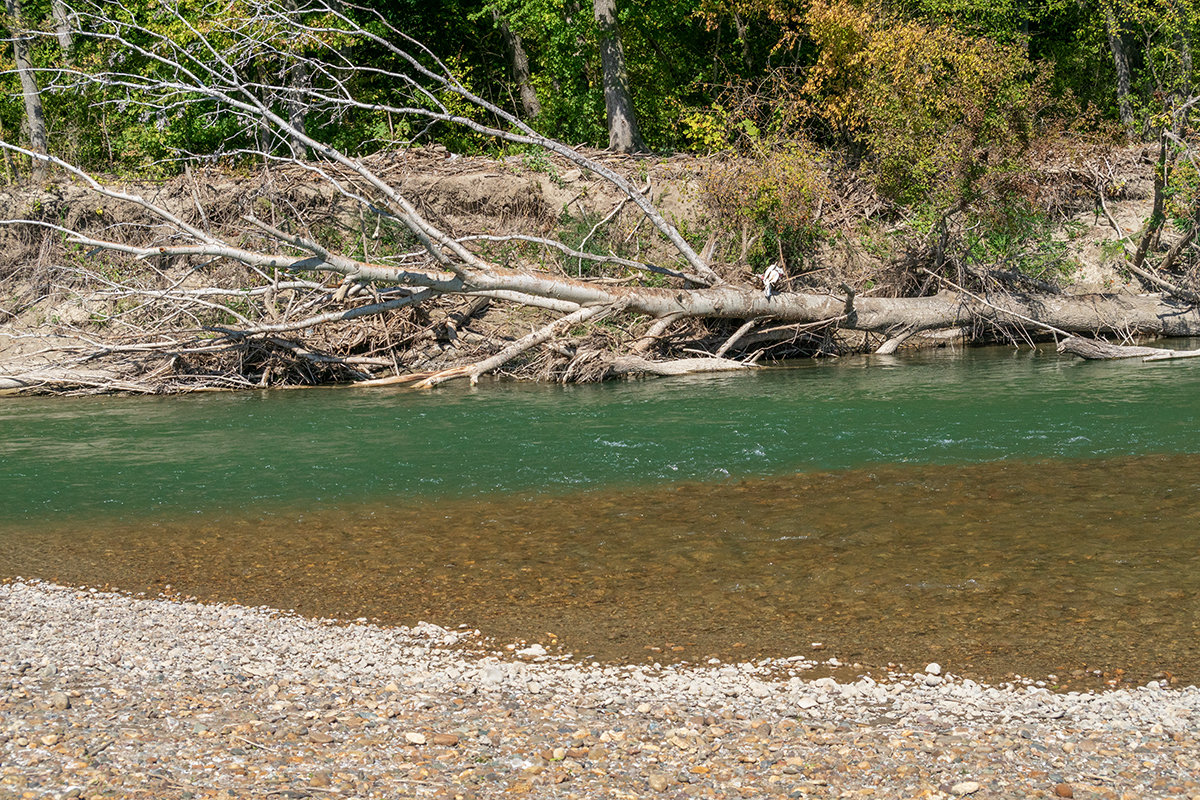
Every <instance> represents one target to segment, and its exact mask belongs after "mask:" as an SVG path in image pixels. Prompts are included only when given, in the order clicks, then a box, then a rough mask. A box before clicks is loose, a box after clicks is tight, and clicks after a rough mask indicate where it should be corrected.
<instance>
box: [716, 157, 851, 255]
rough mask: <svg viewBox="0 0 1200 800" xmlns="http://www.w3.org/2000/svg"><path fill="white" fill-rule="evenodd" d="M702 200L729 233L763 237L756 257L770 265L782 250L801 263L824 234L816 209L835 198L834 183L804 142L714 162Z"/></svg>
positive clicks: (759, 242)
mask: <svg viewBox="0 0 1200 800" xmlns="http://www.w3.org/2000/svg"><path fill="white" fill-rule="evenodd" d="M701 196H702V198H703V200H704V203H705V205H706V206H707V207H708V208H709V210H710V211H711V212H712V213H713V214H714V216H715V217H716V219H717V223H718V225H719V226H720V227H722V228H725V229H733V230H736V229H737V228H740V227H741V226H742V225H747V226H750V228H751V229H752V230H754V231H759V232H761V233H762V237H761V238H760V239H759V241H758V245H757V247H758V249H757V251H756V253H755V254H752V255H757V256H759V257H761V258H765V259H766V260H770V259H771V258H773V257H774V254H775V253H776V252H777V250H779V249H782V250H783V252H784V256H785V258H786V259H787V260H788V261H789V262H792V261H797V260H799V259H801V258H802V257H803V255H804V254H805V253H807V252H808V251H809V250H811V248H812V246H813V244H814V243H815V242H816V240H817V238H818V236H819V235H820V233H821V228H820V225H819V224H818V222H817V219H816V217H817V209H818V207H819V205H820V204H821V203H822V202H824V201H827V200H828V199H829V196H830V189H829V179H828V176H827V175H826V174H825V171H824V169H823V168H822V166H821V163H820V161H819V157H818V153H817V152H816V150H815V149H814V148H813V147H812V145H810V144H808V143H807V142H803V141H789V142H779V143H775V144H774V145H773V146H769V147H768V146H765V145H763V146H761V147H760V148H758V151H757V152H756V153H755V155H754V156H752V157H747V158H737V159H728V160H721V161H716V162H714V163H712V164H711V165H710V166H709V168H708V170H707V172H706V173H705V175H704V176H703V179H702V187H701Z"/></svg>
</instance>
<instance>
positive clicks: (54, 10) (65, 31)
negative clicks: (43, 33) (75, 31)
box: [50, 0, 75, 56]
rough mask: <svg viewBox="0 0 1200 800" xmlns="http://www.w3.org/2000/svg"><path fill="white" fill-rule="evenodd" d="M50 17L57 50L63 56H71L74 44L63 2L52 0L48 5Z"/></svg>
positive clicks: (69, 21) (68, 16) (69, 20)
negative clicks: (52, 19) (56, 41)
mask: <svg viewBox="0 0 1200 800" xmlns="http://www.w3.org/2000/svg"><path fill="white" fill-rule="evenodd" d="M50 15H51V16H52V17H53V18H54V36H55V38H57V39H58V49H60V50H62V52H63V55H64V56H70V55H71V48H72V47H74V45H75V42H74V39H73V37H72V35H71V18H70V15H69V14H68V13H67V6H66V4H65V3H63V0H53V2H52V3H51V4H50Z"/></svg>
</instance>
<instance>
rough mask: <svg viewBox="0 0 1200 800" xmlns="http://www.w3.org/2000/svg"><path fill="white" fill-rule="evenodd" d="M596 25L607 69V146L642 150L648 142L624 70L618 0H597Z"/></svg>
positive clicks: (595, 0)
mask: <svg viewBox="0 0 1200 800" xmlns="http://www.w3.org/2000/svg"><path fill="white" fill-rule="evenodd" d="M593 6H594V8H595V11H596V27H597V28H599V29H600V64H601V66H602V67H603V70H604V110H605V113H606V115H607V117H608V149H610V150H615V151H617V152H618V153H642V152H645V151H646V145H645V143H644V142H643V141H642V134H641V133H640V132H639V131H638V124H637V116H636V115H635V114H634V111H633V97H632V96H631V95H630V93H629V73H628V71H627V70H626V69H625V48H624V46H623V45H622V44H621V31H620V29H619V28H618V26H617V0H594V3H593Z"/></svg>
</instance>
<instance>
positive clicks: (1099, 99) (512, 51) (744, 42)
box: [0, 0, 1200, 192]
mask: <svg viewBox="0 0 1200 800" xmlns="http://www.w3.org/2000/svg"><path fill="white" fill-rule="evenodd" d="M292 6H293V7H294V6H295V3H292ZM116 7H117V6H115V5H114V8H116ZM119 8H120V9H121V13H124V14H129V15H131V16H133V17H135V18H137V19H139V20H140V21H142V22H143V23H144V24H146V25H147V26H148V27H150V28H151V29H153V28H155V26H159V27H161V28H162V29H163V30H164V31H166V32H169V31H170V29H171V28H172V27H173V26H184V25H187V26H191V27H193V31H194V34H193V35H195V36H200V35H203V34H205V33H208V32H210V31H215V30H219V29H220V28H221V26H222V25H223V24H224V22H225V21H226V20H228V19H231V18H237V17H239V16H241V17H247V16H252V15H253V12H252V11H251V9H250V8H249V7H246V6H245V4H244V3H241V2H233V3H230V4H227V5H226V4H217V3H209V2H199V1H198V0H185V1H184V2H179V3H172V4H170V6H166V7H164V6H163V5H162V4H160V3H158V2H156V1H155V0H138V2H131V3H125V4H122V5H121V6H119ZM6 9H7V14H6V16H5V18H4V24H5V25H4V26H5V28H6V29H7V35H8V40H9V42H10V44H9V47H8V48H7V52H5V54H4V56H5V61H6V62H7V64H8V67H9V69H8V70H7V72H6V74H5V84H6V85H5V89H6V90H7V91H6V92H5V96H4V101H3V105H2V106H0V124H2V125H3V130H4V131H6V132H9V134H10V135H11V132H13V131H16V130H20V129H22V128H25V129H26V131H28V123H27V121H26V109H25V108H24V106H23V103H22V87H21V84H20V79H19V75H18V73H17V71H16V70H14V69H13V66H14V64H13V56H14V53H13V50H12V42H13V41H14V37H17V38H16V41H17V43H18V45H21V46H19V47H18V50H19V51H24V53H23V54H22V55H21V56H18V57H19V58H20V57H22V56H23V58H25V59H28V61H29V62H30V63H31V64H32V65H33V67H34V68H35V69H36V68H53V67H56V66H60V65H62V64H64V63H76V64H79V65H82V66H87V65H89V64H96V63H102V62H106V61H107V62H108V63H109V64H112V63H120V64H121V65H122V68H123V69H125V70H129V71H137V70H140V69H149V68H153V64H152V59H151V58H148V57H147V56H145V55H142V56H140V57H139V54H137V53H130V52H120V51H119V48H117V47H116V46H114V44H113V43H112V42H111V41H105V40H103V39H95V38H91V37H77V36H74V35H73V34H72V32H71V15H72V13H73V10H72V9H71V8H70V7H69V5H68V4H67V3H66V2H65V0H6ZM167 9H172V11H168V10H167ZM173 10H178V12H179V14H180V17H179V18H176V16H175V14H174V13H173ZM347 10H348V12H349V13H358V14H360V16H362V18H363V19H364V20H368V19H370V18H371V17H372V16H373V13H378V14H380V15H381V16H382V18H383V19H385V20H386V21H387V22H388V23H390V24H392V25H394V26H395V27H396V28H398V29H399V30H401V31H403V32H404V33H406V34H408V35H410V36H412V37H413V38H414V39H415V40H417V41H418V42H421V43H423V44H424V45H426V46H427V47H429V48H430V50H431V51H432V52H433V54H434V55H436V56H437V57H438V58H440V59H441V60H442V61H444V62H445V63H446V64H447V65H448V66H449V67H450V68H451V69H452V70H453V71H454V73H455V74H456V76H457V77H458V78H459V79H460V80H461V81H462V82H463V83H464V84H465V85H466V86H467V87H469V88H470V89H471V90H472V91H474V92H475V93H477V94H479V95H480V96H482V97H484V98H486V99H488V100H490V101H491V102H493V103H495V104H497V105H500V106H503V107H506V108H508V109H509V110H512V111H514V112H516V113H518V114H519V115H520V116H521V117H522V118H523V119H525V120H526V121H528V122H531V123H534V124H535V126H536V128H537V130H538V131H539V132H541V133H543V134H545V135H547V136H550V137H553V138H555V139H559V140H562V141H565V142H569V143H572V144H588V145H593V146H606V145H608V144H609V129H608V125H607V121H606V113H605V86H606V78H605V75H606V72H611V69H610V67H609V66H607V65H606V61H605V59H606V58H608V56H606V53H607V52H609V50H610V49H611V48H610V47H609V43H610V42H613V41H614V40H615V43H616V45H617V48H618V50H619V51H620V52H619V53H618V56H616V57H620V58H621V59H622V61H623V68H622V69H623V72H624V74H623V75H622V76H621V79H622V80H623V82H624V83H625V85H626V86H627V87H628V88H627V91H628V92H629V94H630V96H631V98H632V110H633V116H634V119H635V120H636V123H635V128H634V130H633V132H632V135H631V136H630V137H629V139H630V140H631V141H629V142H623V143H622V146H623V147H626V148H630V147H636V148H638V149H642V148H646V149H649V150H653V151H655V152H660V153H661V152H672V151H685V152H711V151H713V150H720V149H722V148H729V147H734V148H740V149H753V148H755V147H761V146H763V145H764V144H768V143H772V142H776V141H778V140H781V139H787V140H795V139H797V138H803V139H805V140H807V141H810V142H813V143H815V144H816V145H818V146H822V147H839V148H844V149H846V150H847V151H849V152H852V153H854V154H856V155H860V156H861V155H866V156H869V157H870V158H872V159H874V160H875V161H876V162H878V163H879V165H880V166H881V168H886V165H887V164H890V163H892V162H895V161H897V160H901V159H906V158H907V157H908V156H909V155H910V153H908V152H906V151H905V148H908V147H913V146H914V145H917V144H919V143H915V142H907V141H901V140H900V132H901V131H902V130H908V131H911V132H913V133H915V132H917V131H929V130H931V129H934V128H939V127H942V128H945V127H950V126H953V125H955V124H956V123H964V122H966V123H968V124H971V121H970V120H968V119H966V117H967V116H968V115H971V114H974V115H977V116H978V120H976V121H974V125H975V127H976V128H977V130H976V131H975V134H976V136H977V137H978V138H979V140H980V143H982V144H990V143H992V142H995V143H997V144H1004V143H1006V142H1004V139H1005V138H1006V137H1017V136H1021V135H1029V134H1031V133H1036V132H1038V131H1037V130H1036V128H1035V127H1034V126H1036V125H1038V124H1041V125H1046V124H1049V122H1050V119H1051V118H1053V119H1054V120H1055V121H1057V122H1059V123H1061V124H1065V125H1074V126H1083V127H1087V128H1090V129H1092V130H1105V127H1104V123H1111V124H1112V125H1113V126H1119V128H1120V129H1121V130H1122V132H1123V133H1124V134H1125V135H1127V136H1129V137H1132V138H1134V139H1138V140H1141V139H1147V138H1148V139H1155V138H1157V129H1158V128H1159V127H1161V123H1162V120H1161V117H1162V116H1163V115H1164V114H1167V115H1169V114H1171V113H1174V112H1176V111H1178V109H1179V107H1180V106H1181V105H1182V104H1184V103H1185V102H1186V101H1187V100H1189V99H1190V98H1191V95H1192V94H1194V80H1193V75H1192V50H1193V47H1194V46H1195V45H1196V44H1197V41H1198V39H1200V21H1198V20H1200V13H1197V12H1198V9H1197V8H1196V5H1195V3H1194V2H1193V0H1158V1H1155V0H1147V1H1143V0H1137V1H1134V2H1127V1H1126V0H1116V1H1115V2H1113V1H1107V0H1106V1H1105V2H1093V1H1092V0H1084V1H1082V2H1081V1H1080V0H1045V1H1044V2H1018V1H1016V0H1011V1H1006V2H982V1H981V0H978V1H977V0H909V1H907V2H882V3H880V2H867V3H860V2H853V1H852V0H815V1H814V2H790V1H789V0H683V1H682V2H680V1H678V0H594V2H593V3H592V4H591V5H586V6H585V5H583V4H581V3H579V2H572V1H568V0H493V2H473V1H472V0H459V1H457V2H454V1H450V2H427V1H426V0H390V1H389V2H375V3H367V4H366V5H365V7H364V8H363V9H353V8H349V7H348V9H347ZM279 44H280V50H281V52H280V53H279V54H278V58H279V60H278V61H277V62H276V63H274V64H270V63H264V64H262V65H261V67H262V69H264V70H287V69H289V68H290V67H289V65H288V64H287V63H286V58H287V53H286V49H287V45H286V43H279ZM344 52H345V55H346V57H347V58H350V59H353V60H354V61H355V62H357V63H359V64H364V65H369V64H372V63H379V64H380V66H386V62H387V61H388V60H389V58H390V56H389V54H388V53H387V52H386V51H385V50H383V49H382V48H378V47H372V45H371V43H370V42H346V43H345V48H344ZM139 62H141V63H139ZM294 78H295V80H298V81H299V80H303V77H302V76H300V75H296V76H294ZM46 83H47V84H49V85H47V86H45V87H43V88H44V89H52V90H53V91H46V92H44V93H43V108H44V114H45V120H46V122H45V127H46V129H47V130H48V131H49V132H51V133H52V135H51V136H50V147H51V149H52V151H53V152H55V153H56V154H58V155H60V156H63V157H67V158H69V159H70V160H72V161H74V162H76V163H79V164H80V165H81V166H86V167H89V168H93V169H96V168H107V169H111V170H115V171H123V170H145V169H148V168H150V165H162V164H163V162H164V160H165V159H169V158H170V156H171V155H172V154H173V153H174V152H175V151H176V149H179V148H182V149H185V150H187V151H188V152H192V153H199V152H219V151H221V150H229V149H231V148H232V147H234V146H235V143H234V142H232V141H231V140H230V139H229V136H230V134H231V131H230V130H222V129H221V128H220V127H219V126H214V125H212V124H210V123H209V121H208V120H205V119H204V113H203V109H187V108H178V109H174V110H172V111H170V112H167V113H158V114H147V113H146V111H145V109H144V108H142V107H140V106H139V104H138V103H137V98H135V97H124V99H125V100H126V102H124V103H122V102H116V103H104V102H101V101H103V100H112V99H114V98H116V99H117V100H118V101H119V100H120V99H121V98H122V96H123V95H125V93H126V90H125V89H124V88H120V87H118V88H115V89H111V88H110V89H109V90H108V91H105V90H104V89H102V88H97V87H89V88H88V90H76V91H63V89H65V88H66V87H64V86H63V85H62V84H61V83H59V82H57V81H53V80H47V81H46ZM351 88H352V90H353V91H354V93H355V94H356V95H357V96H360V97H363V98H379V99H384V98H387V97H388V96H389V94H391V95H392V96H393V97H395V96H399V94H400V92H401V90H402V89H403V87H395V86H389V85H388V82H387V81H386V80H372V79H371V77H370V76H369V75H363V76H362V85H361V86H355V87H351ZM462 110H464V111H467V112H468V113H475V110H474V109H462ZM331 121H332V122H336V124H333V125H330V124H326V123H327V122H331ZM308 127H309V128H311V129H312V130H313V131H315V132H318V138H319V139H328V140H329V141H331V142H334V143H336V144H338V145H339V146H341V147H343V148H345V149H347V150H351V151H355V152H356V153H361V151H363V150H369V149H371V148H378V147H382V146H385V143H386V142H388V141H392V140H395V139H397V138H398V137H399V138H402V139H406V138H409V137H417V136H420V137H424V138H426V139H430V140H436V141H439V142H441V143H442V144H444V145H446V146H447V147H449V148H450V149H451V150H453V151H456V152H478V151H483V150H486V149H487V148H489V147H490V146H491V145H492V143H491V142H489V141H487V140H484V139H482V138H480V137H478V136H473V135H471V134H468V133H463V132H461V131H460V130H457V129H453V128H449V127H442V128H439V129H434V130H427V131H418V130H416V129H413V128H410V127H408V126H407V125H404V126H401V127H400V128H397V126H396V124H395V120H391V121H389V120H388V118H387V115H386V114H382V113H374V112H371V111H370V110H363V111H362V112H360V113H358V114H355V115H353V116H350V117H347V116H342V117H339V118H338V119H337V120H320V119H310V120H308ZM920 155H923V156H926V158H925V159H920V161H921V163H918V164H914V165H913V166H914V167H916V168H917V169H919V170H922V171H927V170H928V168H929V167H930V166H932V165H931V164H927V163H925V162H926V161H927V160H928V159H936V158H937V153H930V154H926V153H921V154H920ZM160 168H161V167H160ZM9 169H10V170H11V169H12V167H11V166H10V167H9ZM10 174H11V172H10ZM898 178H899V176H890V177H889V180H891V181H893V182H894V181H895V180H897V179H898ZM911 191H912V190H911V189H910V192H911Z"/></svg>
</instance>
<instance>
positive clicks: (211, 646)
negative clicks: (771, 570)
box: [0, 582, 1200, 800]
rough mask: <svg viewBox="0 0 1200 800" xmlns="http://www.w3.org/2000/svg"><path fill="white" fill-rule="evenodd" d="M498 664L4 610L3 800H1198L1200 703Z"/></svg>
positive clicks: (444, 637) (88, 610)
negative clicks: (506, 799)
mask: <svg viewBox="0 0 1200 800" xmlns="http://www.w3.org/2000/svg"><path fill="white" fill-rule="evenodd" d="M496 649H497V648H496V646H495V645H493V644H491V643H488V642H485V641H483V640H481V639H480V638H479V637H478V635H477V633H476V632H475V631H469V630H458V631H452V630H446V629H443V628H439V627H436V626H432V625H425V624H422V625H418V626H415V627H412V628H385V627H379V626H374V625H369V624H366V623H365V622H358V623H354V622H350V623H347V622H337V623H335V622H333V621H331V620H314V619H308V618H303V617H297V616H291V615H287V614H281V613H279V612H277V611H272V610H270V609H264V608H247V607H241V606H233V605H200V604H195V603H186V602H176V601H170V600H164V599H142V598H134V597H128V596H124V595H119V594H112V593H104V592H99V591H94V590H80V589H72V588H66V587H61V586H56V585H52V584H45V583H37V582H13V583H8V584H4V585H0V798H41V797H56V798H68V797H83V798H94V797H95V798H111V797H136V798H181V799H182V798H234V797H237V798H241V797H282V798H302V797H314V798H320V797H346V798H350V797H358V798H393V797H416V798H464V799H465V798H482V797H502V796H525V797H530V798H602V797H603V798H608V797H612V798H628V797H664V798H666V797H699V798H726V797H728V798H734V797H738V798H741V797H754V798H757V797H772V798H773V797H787V798H797V797H854V796H868V795H870V796H875V797H896V798H923V797H929V798H933V797H955V796H971V797H974V798H995V797H1003V798H1009V797H1011V798H1018V797H1019V798H1029V797H1080V798H1083V797H1097V798H1114V799H1115V798H1142V797H1184V798H1191V799H1192V800H1200V743H1198V736H1200V690H1198V689H1197V688H1195V687H1187V688H1176V687H1171V688H1168V687H1167V686H1166V685H1165V683H1159V682H1152V683H1150V684H1149V685H1146V686H1142V687H1138V688H1126V689H1117V690H1112V691H1107V692H1102V693H1087V694H1078V693H1074V694H1056V693H1052V692H1051V691H1049V690H1048V689H1047V688H1045V687H1042V686H1038V685H1036V684H1035V683H1028V684H1024V683H1023V684H1017V685H1013V684H1005V685H1003V686H998V687H992V686H983V685H980V684H977V683H974V682H972V681H969V680H963V679H959V678H956V677H954V676H952V675H948V674H942V670H941V669H940V668H939V667H938V666H937V665H930V666H929V668H928V669H927V670H926V671H925V672H921V673H919V674H916V675H896V676H894V677H893V678H891V679H889V680H887V681H880V682H876V681H875V680H873V679H871V678H865V677H864V678H860V679H859V680H857V681H856V682H850V683H846V682H843V683H838V682H836V681H834V680H833V679H831V678H820V679H816V680H811V679H806V678H805V673H806V672H808V671H809V669H810V668H811V666H812V664H811V662H808V661H805V660H803V659H800V658H795V659H789V660H775V661H770V662H766V661H763V662H755V663H743V664H719V663H718V664H705V665H700V666H697V665H672V666H663V667H655V666H612V665H600V664H594V663H593V664H580V663H578V662H575V661H573V660H570V659H566V658H561V657H558V656H554V655H550V654H548V653H546V652H545V651H544V650H543V649H542V648H541V647H540V646H539V645H536V644H532V645H524V644H518V645H516V646H514V647H512V648H511V649H508V648H505V647H500V648H499V651H500V652H499V653H497V652H495V650H496Z"/></svg>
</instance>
